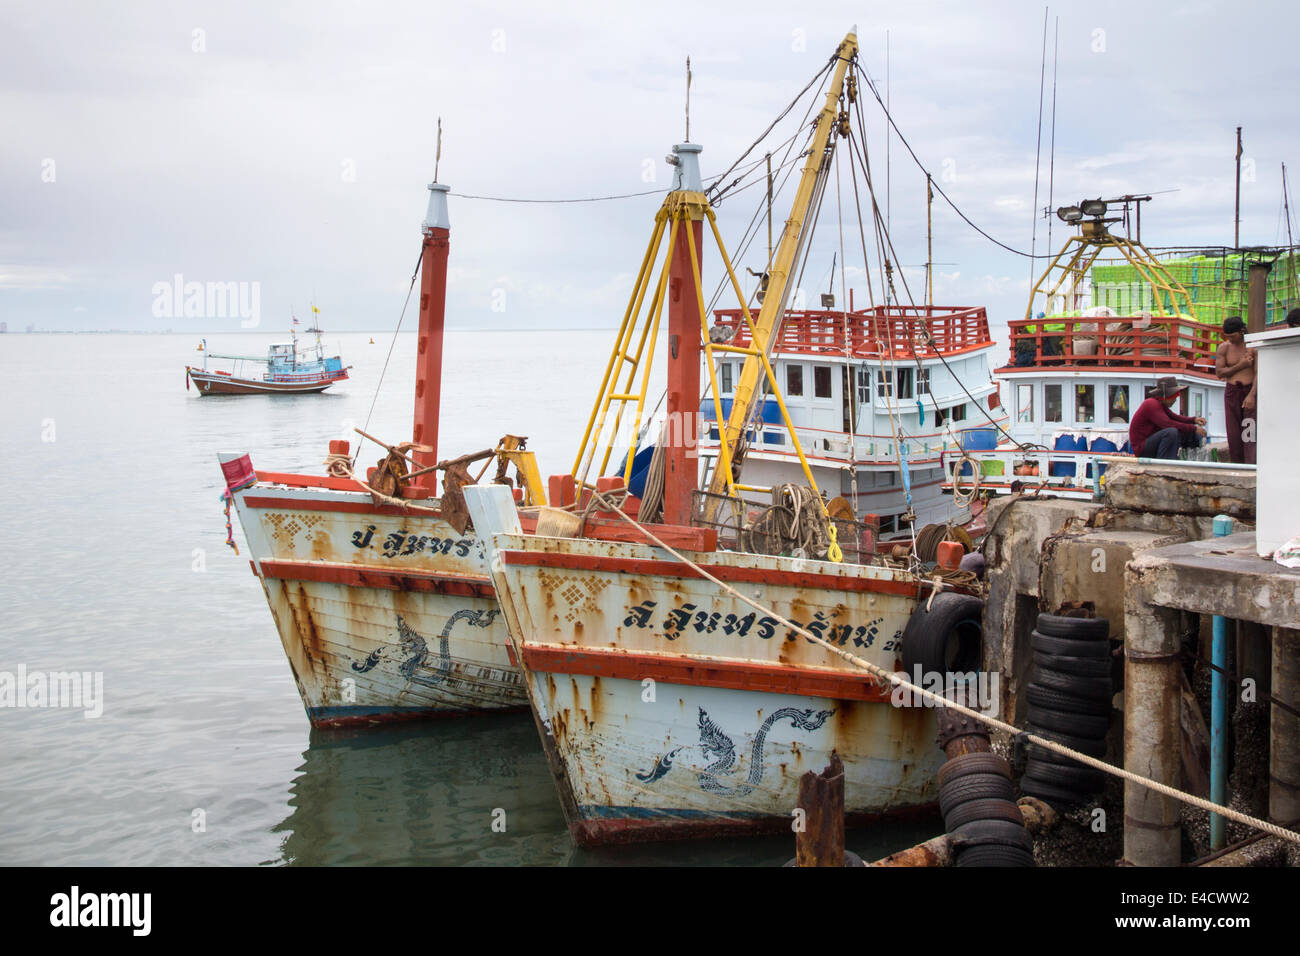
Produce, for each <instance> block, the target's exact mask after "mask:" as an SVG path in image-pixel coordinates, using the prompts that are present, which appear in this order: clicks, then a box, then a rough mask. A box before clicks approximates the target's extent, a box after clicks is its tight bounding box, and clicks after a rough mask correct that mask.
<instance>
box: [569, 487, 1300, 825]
mask: <svg viewBox="0 0 1300 956" xmlns="http://www.w3.org/2000/svg"><path fill="white" fill-rule="evenodd" d="M592 496H593V498H599V499H601V503H602V505H603V506H604V508H605V509H606V510H609V511H613V512H615V513H616V514H617V515H618V516H619V517H620V518H622V519H623V520H624V521H626V522H627V523H628V524H630V525H631V526H632V527H634V528H636V529H637V530H638V531H640V532H641V533H642V534H644V535H645V536H646V537H647V538H649V539H650V540H651V541H653V542H654V543H655V544H656V545H658V546H659V547H661V548H663V549H664V550H665V551H667V552H668V553H669V554H671V555H672V556H673V557H674V558H676V559H677V560H678V561H681V562H682V563H683V564H685V565H686V566H687V567H689V568H690V569H691V570H693V571H694V572H695V573H696V574H698V575H700V576H701V577H703V578H705V579H707V580H709V581H712V582H713V583H714V584H716V585H717V586H718V587H719V588H721V589H722V590H723V591H725V592H726V593H728V594H730V595H731V596H732V597H734V598H737V599H739V600H740V601H743V602H744V603H745V604H748V605H749V606H750V607H752V608H754V610H756V611H759V612H761V613H763V614H766V615H769V616H770V617H772V618H773V619H774V620H776V621H777V622H778V623H779V624H781V625H783V626H785V627H788V628H790V630H792V631H794V632H795V633H796V634H799V635H800V636H802V637H804V638H806V639H807V640H809V641H811V642H812V643H814V644H820V645H821V646H822V647H824V648H826V649H827V650H828V651H830V652H831V653H833V654H835V655H836V656H838V657H840V658H841V659H843V660H845V661H848V662H849V663H850V664H852V665H854V666H855V667H860V668H862V669H863V670H865V671H867V672H868V673H870V674H872V675H874V676H876V677H878V678H880V679H881V680H885V681H888V682H889V683H890V684H892V685H894V686H895V687H903V688H906V689H907V690H909V691H910V692H911V693H913V694H916V695H918V696H919V697H920V698H921V699H923V700H928V701H930V702H931V703H933V704H934V706H936V707H947V708H949V709H951V710H954V711H956V712H957V713H959V714H962V715H964V716H966V717H970V718H972V719H973V720H978V721H980V722H981V723H984V724H987V725H988V726H990V727H992V728H994V729H995V730H1001V731H1003V732H1004V733H1008V734H1011V735H1012V736H1014V737H1019V738H1022V739H1026V740H1028V741H1029V742H1030V743H1033V744H1035V745H1037V746H1039V747H1042V748H1043V749H1045V750H1050V751H1052V752H1053V753H1058V754H1060V755H1061V756H1063V757H1069V758H1071V759H1072V760H1077V761H1079V762H1080V763H1082V764H1085V765H1086V766H1089V767H1092V768H1093V769H1094V770H1100V771H1102V772H1103V773H1109V774H1111V775H1113V776H1116V777H1120V778H1121V779H1123V780H1127V781H1130V782H1132V783H1136V784H1140V785H1141V786H1144V787H1146V788H1147V789H1149V790H1154V791H1155V792H1156V793H1158V794H1160V795H1161V796H1165V797H1171V798H1173V799H1175V800H1181V801H1183V802H1184V803H1189V804H1191V805H1192V806H1194V807H1198V808H1200V809H1201V810H1207V811H1209V812H1210V813H1217V814H1219V815H1220V816H1222V817H1226V818H1227V819H1229V820H1233V821H1235V822H1237V823H1241V824H1245V825H1246V826H1249V827H1254V828H1255V829H1257V830H1263V831H1264V832H1266V833H1270V834H1272V835H1273V836H1276V837H1280V838H1281V839H1283V840H1287V841H1289V842H1291V843H1296V844H1300V833H1295V832H1294V831H1291V830H1287V829H1285V828H1283V827H1280V826H1278V825H1277V824H1275V823H1270V822H1269V821H1267V820H1261V819H1259V818H1258V817H1252V816H1250V815H1249V814H1246V813H1242V812H1241V811H1239V810H1234V809H1232V808H1231V807H1225V806H1221V805H1220V804H1217V803H1213V802H1211V801H1209V800H1205V799H1203V798H1201V797H1198V796H1196V795H1195V794H1191V793H1186V792H1184V791H1182V790H1178V789H1176V788H1174V787H1170V786H1168V785H1167V784H1163V783H1160V782H1159V781H1157V780H1152V779H1150V778H1149V777H1143V776H1141V775H1140V774H1136V773H1133V772H1132V771H1130V770H1125V769H1124V768H1122V767H1116V766H1113V765H1111V764H1108V763H1106V762H1105V761H1104V760H1098V759H1097V758H1096V757H1090V756H1089V755H1088V754H1084V753H1079V752H1078V751H1077V750H1073V749H1071V748H1070V747H1066V746H1065V745H1064V744H1059V743H1057V742H1056V741H1054V740H1048V739H1047V738H1044V737H1039V736H1038V735H1037V734H1034V733H1030V732H1029V731H1025V730H1021V729H1020V728H1018V727H1016V726H1014V725H1012V724H1008V723H1006V722H1005V721H1002V720H999V719H998V718H996V717H991V716H989V715H988V714H983V713H980V712H979V711H977V710H972V709H971V708H969V707H966V706H964V705H962V704H958V703H956V702H954V701H951V700H948V699H947V698H946V697H941V696H940V695H938V694H936V693H934V692H933V691H929V690H926V689H925V688H924V687H918V686H917V685H916V684H913V683H912V682H911V681H909V680H907V679H906V678H904V677H900V676H899V675H898V674H897V673H896V672H894V671H887V670H885V669H884V668H883V667H880V666H879V665H877V664H873V663H871V662H870V661H868V660H864V659H863V658H861V657H858V656H856V655H855V654H851V653H850V652H848V651H846V650H843V649H842V648H839V647H836V646H835V645H834V644H832V643H830V642H829V641H827V640H826V639H824V638H822V637H819V636H818V635H816V634H814V633H812V632H811V631H809V630H807V629H806V628H803V627H800V626H799V625H798V624H795V623H794V622H793V621H789V620H787V619H786V618H785V617H783V616H782V615H780V614H778V613H777V612H776V611H775V610H773V609H772V608H770V607H766V606H764V605H762V604H760V603H759V602H758V601H756V600H754V599H753V598H751V597H748V596H747V595H745V594H742V593H741V592H740V591H737V590H736V589H735V588H733V587H731V586H730V585H729V584H727V583H726V582H724V581H721V580H719V579H718V578H716V577H714V576H713V575H712V574H710V573H709V572H708V571H706V570H705V569H704V568H703V567H701V566H700V565H699V564H697V563H696V562H694V561H692V560H691V559H690V558H688V557H686V556H685V555H683V554H682V553H681V552H679V551H677V550H675V549H674V548H673V547H671V546H670V545H668V544H666V543H665V542H664V541H663V540H661V539H660V538H659V537H658V536H657V535H655V533H654V532H652V531H651V530H650V529H649V528H647V527H645V526H644V525H642V524H640V523H639V522H637V521H636V520H635V519H633V518H631V517H629V516H628V514H627V513H626V512H624V511H623V509H622V508H621V507H619V506H617V505H615V504H614V503H613V502H612V501H610V500H609V499H608V498H606V497H605V496H604V495H603V494H601V493H600V492H592Z"/></svg>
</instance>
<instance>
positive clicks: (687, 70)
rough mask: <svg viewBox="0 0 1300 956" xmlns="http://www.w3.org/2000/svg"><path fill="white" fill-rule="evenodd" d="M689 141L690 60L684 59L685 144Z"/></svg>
mask: <svg viewBox="0 0 1300 956" xmlns="http://www.w3.org/2000/svg"><path fill="white" fill-rule="evenodd" d="M690 141H691V58H690V57H689V56H688V57H687V58H686V142H688V143H689V142H690Z"/></svg>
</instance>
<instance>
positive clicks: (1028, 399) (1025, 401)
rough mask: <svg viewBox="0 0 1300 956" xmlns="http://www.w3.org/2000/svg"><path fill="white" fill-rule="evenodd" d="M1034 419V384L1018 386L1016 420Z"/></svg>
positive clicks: (1029, 420)
mask: <svg viewBox="0 0 1300 956" xmlns="http://www.w3.org/2000/svg"><path fill="white" fill-rule="evenodd" d="M1033 420H1034V386H1032V385H1017V386H1016V421H1018V422H1028V423H1032V422H1033Z"/></svg>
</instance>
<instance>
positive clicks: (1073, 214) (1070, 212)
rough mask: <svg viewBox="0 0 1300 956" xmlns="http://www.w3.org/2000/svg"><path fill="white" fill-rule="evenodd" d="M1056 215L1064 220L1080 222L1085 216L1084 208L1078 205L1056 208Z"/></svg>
mask: <svg viewBox="0 0 1300 956" xmlns="http://www.w3.org/2000/svg"><path fill="white" fill-rule="evenodd" d="M1056 215H1057V216H1058V217H1060V220H1061V221H1062V222H1078V221H1079V220H1080V219H1082V218H1083V210H1082V209H1080V208H1079V207H1078V206H1062V207H1061V208H1060V209H1058V210H1056Z"/></svg>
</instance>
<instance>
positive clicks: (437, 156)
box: [433, 116, 442, 183]
mask: <svg viewBox="0 0 1300 956" xmlns="http://www.w3.org/2000/svg"><path fill="white" fill-rule="evenodd" d="M441 161H442V117H441V116H439V117H438V146H437V149H435V150H434V153H433V181H434V182H435V183H436V182H437V181H438V163H440V162H441Z"/></svg>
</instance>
